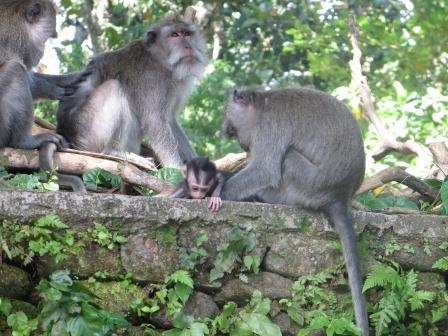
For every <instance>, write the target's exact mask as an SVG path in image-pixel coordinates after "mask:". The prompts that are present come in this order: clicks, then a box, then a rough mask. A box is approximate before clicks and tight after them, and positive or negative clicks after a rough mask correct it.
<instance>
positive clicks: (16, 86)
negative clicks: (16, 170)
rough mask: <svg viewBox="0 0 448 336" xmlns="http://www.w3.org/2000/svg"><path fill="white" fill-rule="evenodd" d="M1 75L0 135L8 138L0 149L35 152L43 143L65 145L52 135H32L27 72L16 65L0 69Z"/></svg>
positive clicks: (56, 136) (31, 100)
mask: <svg viewBox="0 0 448 336" xmlns="http://www.w3.org/2000/svg"><path fill="white" fill-rule="evenodd" d="M1 70H2V71H1V72H0V84H1V86H0V89H1V90H0V120H2V122H1V123H0V133H2V134H6V135H8V134H9V137H7V139H6V140H2V141H1V142H0V146H2V145H6V146H10V147H14V148H22V149H35V148H39V147H40V146H41V145H42V144H43V143H44V142H53V143H54V144H56V146H58V147H62V146H64V145H65V141H64V138H63V137H62V136H60V135H58V134H55V133H43V134H38V135H34V136H33V135H32V134H31V128H32V126H33V123H34V111H33V98H32V95H31V90H30V87H29V78H28V72H27V71H26V70H25V69H24V68H23V65H22V64H20V63H19V62H15V61H12V62H8V63H6V64H3V65H2V69H1Z"/></svg>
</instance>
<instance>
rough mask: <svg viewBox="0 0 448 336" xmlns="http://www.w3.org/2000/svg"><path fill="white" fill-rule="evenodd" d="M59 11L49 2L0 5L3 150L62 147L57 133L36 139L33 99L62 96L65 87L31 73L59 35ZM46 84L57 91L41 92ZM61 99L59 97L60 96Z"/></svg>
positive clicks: (0, 140) (11, 0)
mask: <svg viewBox="0 0 448 336" xmlns="http://www.w3.org/2000/svg"><path fill="white" fill-rule="evenodd" d="M55 15H56V11H55V9H54V6H53V3H52V2H51V1H49V0H23V1H18V0H2V1H1V2H0V148H1V147H6V146H9V147H14V148H23V149H35V148H39V147H40V146H41V145H42V143H44V142H47V141H49V142H52V143H54V144H56V145H57V146H58V147H60V146H61V145H62V144H63V137H62V136H60V135H57V134H54V133H43V134H39V135H35V136H33V135H32V134H31V128H32V125H33V123H34V110H33V97H36V98H40V97H44V98H45V97H47V96H51V97H54V96H55V95H58V92H59V93H60V94H61V95H63V94H64V93H65V90H64V88H60V87H58V86H57V85H56V84H55V83H53V82H52V81H51V80H50V81H48V80H47V79H51V78H56V77H48V78H46V77H44V76H40V75H38V74H33V73H31V72H30V70H31V68H32V67H34V66H36V65H37V64H38V63H39V60H40V59H41V58H42V55H43V52H44V48H45V42H46V41H47V40H48V39H49V38H50V37H54V36H56V30H55V29H56V28H55V27H56V17H55ZM43 83H45V84H46V85H48V86H52V88H55V89H56V90H51V89H50V90H44V89H42V86H43ZM57 98H59V97H57Z"/></svg>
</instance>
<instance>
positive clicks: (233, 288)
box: [214, 272, 293, 305]
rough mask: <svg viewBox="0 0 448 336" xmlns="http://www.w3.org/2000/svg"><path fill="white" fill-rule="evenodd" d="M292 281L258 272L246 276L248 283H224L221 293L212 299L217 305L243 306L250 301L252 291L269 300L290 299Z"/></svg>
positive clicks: (239, 281)
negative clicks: (231, 303)
mask: <svg viewBox="0 0 448 336" xmlns="http://www.w3.org/2000/svg"><path fill="white" fill-rule="evenodd" d="M292 283H293V282H292V280H290V279H287V278H284V277H282V276H280V275H278V274H275V273H269V272H260V273H259V274H250V275H248V281H247V283H246V282H243V281H241V280H240V279H232V280H230V281H228V282H226V283H225V285H224V286H223V287H222V289H221V291H220V292H219V293H218V294H216V295H215V297H214V299H215V301H216V302H217V303H218V304H224V303H226V302H228V301H234V302H236V303H238V304H239V305H245V304H247V302H249V301H250V298H251V297H252V293H253V292H254V290H256V289H258V290H259V291H260V292H261V293H262V295H263V297H267V298H269V299H273V300H274V299H281V298H287V297H291V295H292V292H291V287H292Z"/></svg>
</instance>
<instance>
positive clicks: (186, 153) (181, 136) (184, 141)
mask: <svg viewBox="0 0 448 336" xmlns="http://www.w3.org/2000/svg"><path fill="white" fill-rule="evenodd" d="M170 125H171V131H172V132H173V135H174V137H175V138H176V140H177V151H178V153H179V155H180V158H181V160H182V162H185V161H190V160H191V159H193V158H195V157H197V156H198V155H197V154H196V152H195V151H194V149H193V147H191V144H190V141H189V140H188V138H187V136H186V135H185V132H184V130H183V129H182V128H181V127H180V125H179V122H178V121H177V120H176V119H174V120H173V121H172V122H171V123H170Z"/></svg>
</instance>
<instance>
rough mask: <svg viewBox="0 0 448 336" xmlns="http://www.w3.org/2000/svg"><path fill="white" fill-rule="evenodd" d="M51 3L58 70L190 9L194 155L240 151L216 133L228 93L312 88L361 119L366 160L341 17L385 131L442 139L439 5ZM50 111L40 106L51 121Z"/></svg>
mask: <svg viewBox="0 0 448 336" xmlns="http://www.w3.org/2000/svg"><path fill="white" fill-rule="evenodd" d="M58 5H59V8H60V17H61V20H60V21H61V27H60V31H61V32H63V34H61V36H62V41H61V44H60V45H59V47H57V48H56V49H57V55H58V59H59V62H60V63H59V71H61V72H65V71H73V70H77V69H80V68H82V67H83V66H84V65H85V64H86V62H87V60H88V57H90V56H91V55H93V54H94V53H96V52H101V51H107V50H112V49H116V48H119V47H121V46H123V45H124V44H126V43H127V42H129V41H130V40H133V39H137V38H140V37H141V36H142V34H143V33H144V31H145V29H146V28H147V27H148V26H149V25H150V24H151V23H152V22H154V21H156V20H158V19H160V18H162V17H164V16H166V15H167V14H168V13H183V12H184V11H185V9H186V8H187V7H188V6H191V5H195V6H196V9H198V12H197V15H198V18H199V22H200V24H201V26H202V29H203V32H204V34H205V36H206V38H207V41H208V45H209V50H210V55H211V58H212V63H211V66H210V67H209V69H208V71H207V74H206V76H205V77H204V78H203V79H202V80H201V81H200V82H199V83H198V85H197V90H196V91H195V93H194V94H193V95H192V96H191V98H190V100H189V102H188V105H187V106H186V108H185V109H184V111H183V113H182V115H181V119H182V123H183V125H184V128H185V129H186V132H187V134H188V136H189V138H190V140H191V142H192V143H193V145H194V147H195V148H196V150H197V151H198V153H199V154H201V155H209V156H211V157H214V158H216V157H221V156H222V155H224V154H225V153H228V152H231V151H233V152H236V151H239V147H238V145H237V143H236V142H235V141H229V140H228V139H226V138H225V137H224V136H223V134H222V133H221V130H220V129H221V121H222V111H223V107H224V104H225V100H226V97H227V94H228V92H229V91H230V90H231V89H232V88H234V87H235V86H242V85H259V86H263V87H284V86H291V85H293V86H311V87H315V88H317V89H321V90H324V91H326V92H329V93H331V94H333V95H335V96H336V97H338V98H340V99H341V100H343V101H344V102H345V103H346V104H347V105H348V106H349V107H350V108H351V110H352V111H353V113H354V115H355V116H356V117H357V119H358V120H359V123H360V125H361V127H362V130H363V134H364V138H365V141H366V149H367V152H368V154H369V152H370V151H372V150H373V148H374V147H375V146H376V145H377V143H378V141H379V139H378V136H377V134H376V133H375V131H374V129H373V127H372V126H371V125H370V123H369V122H368V120H367V119H366V118H365V117H364V115H363V113H362V106H361V102H360V98H359V97H360V95H359V92H358V91H357V88H356V85H354V83H353V82H352V79H351V75H350V69H349V65H348V63H349V61H350V59H351V57H352V54H351V45H350V41H349V38H348V25H347V17H348V14H349V13H352V14H354V15H355V18H356V20H357V24H358V27H359V30H360V36H359V42H360V46H361V50H362V52H363V70H364V74H365V75H366V76H367V79H368V82H369V84H370V87H371V89H372V93H373V97H374V103H375V106H376V108H377V112H378V114H379V116H380V118H381V119H382V120H383V121H384V123H385V124H386V126H387V127H388V129H389V131H390V132H391V133H392V134H394V135H395V136H398V138H399V139H401V140H406V139H415V140H416V141H418V142H421V143H423V144H428V143H431V142H435V141H447V139H448V85H447V84H448V72H447V66H448V50H447V47H446V46H447V45H448V25H447V24H446V17H447V16H448V5H447V3H446V1H445V0H413V1H410V0H395V1H389V0H387V1H386V0H370V1H369V0H364V1H360V0H350V1H348V5H349V10H347V7H346V5H347V3H344V1H336V0H327V1H315V0H307V1H304V0H294V1H287V0H273V1H266V0H248V1H235V0H230V1H220V0H214V1H188V0H181V1H169V0H160V1H155V0H60V1H59V3H58ZM48 107H49V106H48V103H47V104H46V105H40V107H39V110H40V113H41V114H44V115H45V116H46V117H47V119H48V118H49V119H50V120H51V119H52V118H54V116H53V109H52V108H48ZM369 157H370V156H369V155H368V158H369ZM413 160H414V159H413V158H412V157H410V156H402V155H389V156H387V157H386V158H384V159H383V160H382V162H381V163H376V164H374V163H373V161H372V160H371V159H369V161H368V169H369V171H370V173H371V172H372V171H374V170H377V169H378V168H379V166H381V165H400V166H403V167H405V168H406V167H411V166H413V164H414V162H413ZM375 165H376V166H375ZM378 165H379V166H378Z"/></svg>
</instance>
